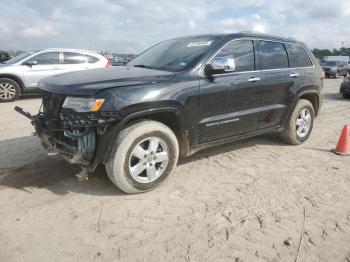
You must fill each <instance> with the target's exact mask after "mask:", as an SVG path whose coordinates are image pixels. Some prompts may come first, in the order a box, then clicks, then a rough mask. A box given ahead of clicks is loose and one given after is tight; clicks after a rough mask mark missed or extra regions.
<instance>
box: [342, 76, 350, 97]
mask: <svg viewBox="0 0 350 262" xmlns="http://www.w3.org/2000/svg"><path fill="white" fill-rule="evenodd" d="M340 93H341V94H342V96H343V97H344V98H350V77H349V76H348V77H344V79H343V82H342V83H341V85H340Z"/></svg>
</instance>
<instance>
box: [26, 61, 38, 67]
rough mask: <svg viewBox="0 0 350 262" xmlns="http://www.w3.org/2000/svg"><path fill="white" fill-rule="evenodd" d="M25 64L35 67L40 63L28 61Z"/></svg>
mask: <svg viewBox="0 0 350 262" xmlns="http://www.w3.org/2000/svg"><path fill="white" fill-rule="evenodd" d="M24 64H25V65H27V66H33V65H37V64H38V61H36V60H34V61H33V60H32V61H26V62H24Z"/></svg>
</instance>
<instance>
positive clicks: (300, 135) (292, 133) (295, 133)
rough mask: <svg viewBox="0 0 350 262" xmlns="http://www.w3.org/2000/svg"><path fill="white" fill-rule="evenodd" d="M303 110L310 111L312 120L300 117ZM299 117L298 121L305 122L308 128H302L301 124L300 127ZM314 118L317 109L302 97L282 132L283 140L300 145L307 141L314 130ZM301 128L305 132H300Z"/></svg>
mask: <svg viewBox="0 0 350 262" xmlns="http://www.w3.org/2000/svg"><path fill="white" fill-rule="evenodd" d="M302 112H308V113H309V116H310V120H309V121H310V122H308V120H303V119H300V117H302ZM297 119H298V121H301V122H303V123H305V125H306V126H308V130H306V129H302V128H301V127H300V126H299V127H300V129H298V128H297ZM307 119H308V118H307ZM314 119H315V111H314V108H313V106H312V104H311V103H310V101H308V100H305V99H300V100H299V101H298V103H297V105H296V106H295V108H294V110H293V113H292V114H291V116H290V118H289V120H288V123H287V125H286V127H285V128H284V129H283V130H282V131H281V133H280V136H281V138H282V140H283V141H285V142H286V143H288V144H292V145H299V144H301V143H303V142H305V141H306V140H307V139H308V138H309V136H310V134H311V132H312V128H313V124H314ZM305 121H306V122H305ZM299 123H300V122H299ZM299 130H304V131H305V132H299Z"/></svg>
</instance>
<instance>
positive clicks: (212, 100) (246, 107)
mask: <svg viewBox="0 0 350 262" xmlns="http://www.w3.org/2000/svg"><path fill="white" fill-rule="evenodd" d="M254 50H255V46H254V41H253V40H234V41H232V42H230V43H228V44H227V45H226V46H225V47H224V48H223V49H221V51H219V52H218V54H217V55H216V56H215V58H218V59H219V60H220V58H223V57H229V58H233V59H234V64H235V70H234V71H232V72H223V73H220V74H215V75H213V79H212V80H209V79H207V78H205V77H203V78H202V79H201V80H200V102H199V114H200V115H199V140H200V142H209V141H212V140H219V139H223V138H227V137H231V136H236V135H240V134H244V133H249V132H251V131H254V130H256V129H257V118H258V116H259V114H260V112H259V110H260V109H259V107H260V101H261V94H262V93H261V92H262V82H261V81H260V80H261V72H260V70H256V67H255V52H254ZM215 58H213V60H214V59H215ZM213 60H212V61H213ZM210 63H211V62H210Z"/></svg>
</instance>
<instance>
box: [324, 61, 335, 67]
mask: <svg viewBox="0 0 350 262" xmlns="http://www.w3.org/2000/svg"><path fill="white" fill-rule="evenodd" d="M321 65H324V66H337V65H339V62H336V61H325V62H322V63H321Z"/></svg>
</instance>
